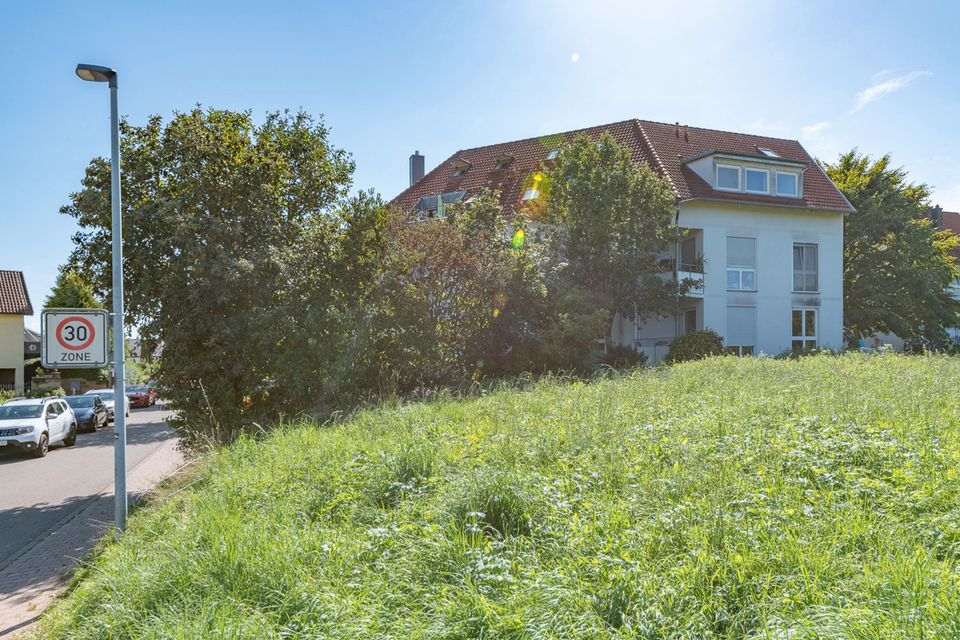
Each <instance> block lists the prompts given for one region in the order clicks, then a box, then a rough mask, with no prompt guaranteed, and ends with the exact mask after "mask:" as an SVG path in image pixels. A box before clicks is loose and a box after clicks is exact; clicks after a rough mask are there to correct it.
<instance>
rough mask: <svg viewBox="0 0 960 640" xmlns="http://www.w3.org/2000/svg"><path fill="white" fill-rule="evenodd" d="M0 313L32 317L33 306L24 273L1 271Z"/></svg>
mask: <svg viewBox="0 0 960 640" xmlns="http://www.w3.org/2000/svg"><path fill="white" fill-rule="evenodd" d="M0 313H6V314H12V315H18V316H32V315H33V305H31V304H30V294H28V293H27V283H26V281H25V280H24V279H23V272H22V271H3V270H0Z"/></svg>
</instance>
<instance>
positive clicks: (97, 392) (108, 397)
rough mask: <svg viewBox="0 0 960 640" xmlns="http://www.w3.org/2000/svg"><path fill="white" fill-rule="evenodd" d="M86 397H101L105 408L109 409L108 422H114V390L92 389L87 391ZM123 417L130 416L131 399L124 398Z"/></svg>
mask: <svg viewBox="0 0 960 640" xmlns="http://www.w3.org/2000/svg"><path fill="white" fill-rule="evenodd" d="M83 395H85V396H100V399H101V400H103V404H104V406H105V407H106V408H107V420H110V421H112V420H113V405H114V400H113V389H91V390H90V391H87V392H86V393H85V394H83ZM123 415H125V416H127V417H129V416H130V398H127V397H124V398H123Z"/></svg>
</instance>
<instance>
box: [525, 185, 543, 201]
mask: <svg viewBox="0 0 960 640" xmlns="http://www.w3.org/2000/svg"><path fill="white" fill-rule="evenodd" d="M539 197H540V189H537V188H536V187H533V188H530V189H527V190H526V191H525V192H524V194H523V199H524V200H536V199H537V198H539Z"/></svg>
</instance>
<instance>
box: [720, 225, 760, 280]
mask: <svg viewBox="0 0 960 640" xmlns="http://www.w3.org/2000/svg"><path fill="white" fill-rule="evenodd" d="M730 238H735V239H737V240H752V241H753V266H752V267H750V266H746V265H732V264H730ZM731 271H736V272H737V284H738V287H737V288H736V289H732V288H731V287H730V272H731ZM744 272H750V273H752V274H753V288H752V289H745V288H744V287H743V274H744ZM725 275H726V282H727V284H726V288H727V291H746V292H755V291H756V290H757V239H756V237H753V236H727V270H726V274H725Z"/></svg>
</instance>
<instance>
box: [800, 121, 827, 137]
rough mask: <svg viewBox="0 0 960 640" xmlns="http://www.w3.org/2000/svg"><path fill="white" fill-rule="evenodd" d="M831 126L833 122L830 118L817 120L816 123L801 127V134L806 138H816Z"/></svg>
mask: <svg viewBox="0 0 960 640" xmlns="http://www.w3.org/2000/svg"><path fill="white" fill-rule="evenodd" d="M830 126H831V123H830V122H829V121H828V120H824V121H823V122H817V123H816V124H808V125H807V126H805V127H802V128H801V129H800V134H801V135H802V136H803V137H804V138H814V137H816V136H820V135H823V132H824V131H826V130H827V129H829V128H830Z"/></svg>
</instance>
